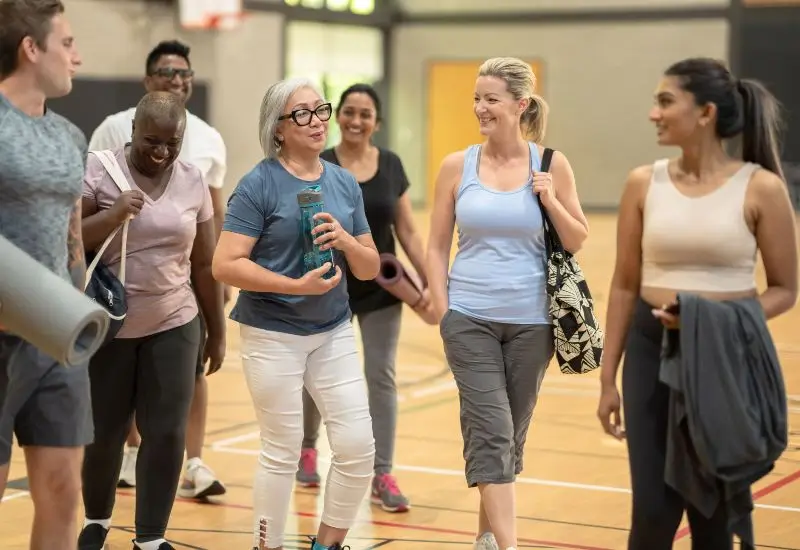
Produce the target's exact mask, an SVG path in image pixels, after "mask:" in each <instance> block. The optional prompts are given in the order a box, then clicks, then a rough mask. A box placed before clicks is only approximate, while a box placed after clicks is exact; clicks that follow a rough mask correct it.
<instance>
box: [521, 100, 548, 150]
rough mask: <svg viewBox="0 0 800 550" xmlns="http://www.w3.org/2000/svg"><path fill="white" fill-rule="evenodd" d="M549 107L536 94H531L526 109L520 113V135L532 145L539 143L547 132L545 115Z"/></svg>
mask: <svg viewBox="0 0 800 550" xmlns="http://www.w3.org/2000/svg"><path fill="white" fill-rule="evenodd" d="M549 113H550V107H549V106H548V105H547V102H546V101H545V100H544V98H543V97H542V96H540V95H538V94H533V97H531V102H530V103H529V104H528V108H527V109H525V112H524V113H522V117H521V118H520V121H519V125H520V127H521V128H522V135H523V136H524V137H525V139H528V140H530V141H532V142H534V143H541V142H542V140H544V134H545V131H546V130H547V115H548V114H549Z"/></svg>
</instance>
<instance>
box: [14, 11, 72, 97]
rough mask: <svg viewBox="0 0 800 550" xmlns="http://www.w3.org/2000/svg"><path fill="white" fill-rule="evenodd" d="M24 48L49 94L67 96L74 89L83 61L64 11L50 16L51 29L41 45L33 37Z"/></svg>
mask: <svg viewBox="0 0 800 550" xmlns="http://www.w3.org/2000/svg"><path fill="white" fill-rule="evenodd" d="M21 46H22V48H23V51H24V52H25V54H26V56H27V58H28V60H29V61H30V62H31V64H32V66H33V70H34V72H35V75H36V80H37V83H38V85H39V86H40V87H41V89H42V91H44V93H45V96H46V97H49V98H55V97H63V96H65V95H67V94H69V93H70V92H71V91H72V77H73V76H74V75H75V72H76V71H77V69H78V67H79V66H80V64H81V58H80V56H79V55H78V50H77V48H76V47H75V38H74V37H73V35H72V27H70V24H69V22H68V21H67V19H66V17H65V16H64V14H58V15H56V16H54V17H53V18H52V19H51V20H50V33H49V34H48V35H47V38H46V39H45V47H44V48H42V49H40V48H39V47H38V46H36V43H35V42H34V41H33V39H32V38H31V37H26V38H25V39H24V40H23V42H22V45H21Z"/></svg>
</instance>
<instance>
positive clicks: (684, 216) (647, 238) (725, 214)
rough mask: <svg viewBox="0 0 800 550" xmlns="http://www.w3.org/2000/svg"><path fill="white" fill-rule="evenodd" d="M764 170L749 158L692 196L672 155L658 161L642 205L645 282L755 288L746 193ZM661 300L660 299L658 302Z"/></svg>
mask: <svg viewBox="0 0 800 550" xmlns="http://www.w3.org/2000/svg"><path fill="white" fill-rule="evenodd" d="M758 169H759V166H758V165H756V164H753V163H745V164H744V165H743V166H741V167H740V168H738V169H737V170H736V172H734V174H733V176H731V177H730V178H729V179H727V181H725V182H724V183H723V184H722V185H721V186H719V187H717V188H716V189H714V190H712V191H708V192H707V193H704V194H702V195H699V196H689V195H687V194H685V192H683V191H681V189H680V188H679V187H678V186H677V185H676V184H675V183H674V182H673V181H672V177H671V176H670V174H669V160H668V159H662V160H659V161H657V162H656V163H655V164H653V168H652V170H653V175H652V177H651V178H650V185H649V186H648V189H647V193H646V195H645V199H644V205H643V207H642V233H641V243H642V244H641V247H642V254H641V264H642V267H641V270H642V271H641V283H640V284H641V287H642V289H643V292H642V294H643V295H645V296H644V297H645V299H647V296H646V294H647V292H646V291H645V289H653V291H654V292H653V293H652V294H653V295H655V294H656V292H655V291H656V289H664V290H669V291H680V290H683V291H696V292H702V293H714V292H747V291H752V290H754V289H755V287H756V284H755V263H756V238H755V235H753V232H752V230H751V229H750V227H749V226H748V223H747V219H746V213H745V197H746V194H747V189H748V183H749V182H750V179H751V177H752V175H753V174H754V173H755V172H756V170H758ZM653 305H656V306H658V305H660V304H653Z"/></svg>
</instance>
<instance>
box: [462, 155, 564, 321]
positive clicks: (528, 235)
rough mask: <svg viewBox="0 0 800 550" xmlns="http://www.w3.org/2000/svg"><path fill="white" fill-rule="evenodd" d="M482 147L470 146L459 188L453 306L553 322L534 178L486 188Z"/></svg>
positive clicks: (493, 316) (535, 161)
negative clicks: (513, 187) (500, 187)
mask: <svg viewBox="0 0 800 550" xmlns="http://www.w3.org/2000/svg"><path fill="white" fill-rule="evenodd" d="M528 146H529V148H530V152H531V154H530V158H531V170H532V171H533V170H539V168H540V166H541V160H540V158H539V149H538V147H537V146H536V145H535V144H533V143H529V144H528ZM480 150H481V146H480V145H472V146H470V147H469V149H467V151H466V155H465V158H464V173H463V175H462V176H461V183H460V184H459V186H458V191H457V193H456V209H455V210H456V212H455V214H456V225H457V226H458V252H457V254H456V258H455V261H454V262H453V266H452V268H451V270H450V277H449V282H448V295H449V301H450V308H451V309H453V310H455V311H458V312H460V313H463V314H465V315H469V316H471V317H476V318H478V319H483V320H487V321H496V322H500V323H513V324H546V323H549V322H550V315H549V311H548V298H547V294H546V290H545V282H546V279H547V254H546V249H545V238H544V225H543V223H542V214H541V211H540V210H539V203H538V199H537V198H536V196H534V194H533V188H532V179H531V178H529V179H528V181H527V182H526V183H525V185H523V186H522V187H520V188H518V189H516V190H513V191H496V190H493V189H490V188H488V187H485V186H484V185H483V184H482V183H481V182H480V179H479V178H478V158H479V154H480Z"/></svg>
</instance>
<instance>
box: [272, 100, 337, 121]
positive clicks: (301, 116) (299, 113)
mask: <svg viewBox="0 0 800 550" xmlns="http://www.w3.org/2000/svg"><path fill="white" fill-rule="evenodd" d="M331 114H333V107H331V104H330V103H323V104H322V105H320V106H318V107H317V108H316V109H314V110H313V111H312V110H311V109H295V110H294V111H292V112H291V113H289V114H288V115H281V116H279V117H278V120H286V119H287V118H291V119H292V120H293V121H294V123H295V124H297V125H298V126H308V125H309V124H311V119H312V118H313V117H314V115H317V118H318V119H320V120H321V121H322V122H325V121H326V120H330V118H331Z"/></svg>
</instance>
